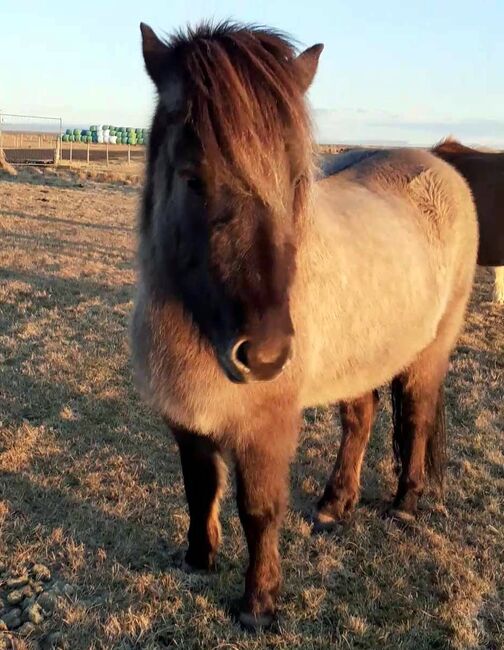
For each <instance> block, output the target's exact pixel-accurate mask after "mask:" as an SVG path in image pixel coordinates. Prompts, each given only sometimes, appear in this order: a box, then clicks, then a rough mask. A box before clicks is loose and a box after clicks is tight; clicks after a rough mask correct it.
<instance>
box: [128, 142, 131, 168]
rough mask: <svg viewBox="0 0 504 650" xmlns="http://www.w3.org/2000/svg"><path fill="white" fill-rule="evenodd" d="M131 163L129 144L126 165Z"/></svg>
mask: <svg viewBox="0 0 504 650" xmlns="http://www.w3.org/2000/svg"><path fill="white" fill-rule="evenodd" d="M130 164H131V145H130V144H129V145H128V165H130Z"/></svg>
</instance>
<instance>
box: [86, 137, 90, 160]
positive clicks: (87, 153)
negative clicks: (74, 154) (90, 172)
mask: <svg viewBox="0 0 504 650" xmlns="http://www.w3.org/2000/svg"><path fill="white" fill-rule="evenodd" d="M86 162H87V164H88V165H89V142H88V143H87V151H86Z"/></svg>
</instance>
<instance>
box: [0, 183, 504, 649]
mask: <svg viewBox="0 0 504 650" xmlns="http://www.w3.org/2000/svg"><path fill="white" fill-rule="evenodd" d="M79 182H80V184H81V185H82V187H80V186H79ZM0 196H1V204H0V227H1V237H2V248H1V252H0V301H1V303H0V304H1V307H0V321H1V322H0V354H1V358H0V364H1V365H0V367H1V373H0V396H1V402H0V420H1V423H0V526H1V527H0V535H1V539H0V560H5V561H6V562H7V563H8V564H9V566H10V567H11V568H16V567H19V566H21V565H22V564H23V563H25V562H28V561H30V560H38V561H41V562H44V563H46V564H47V565H48V566H50V568H51V569H52V571H53V573H54V574H55V575H56V576H57V577H59V578H61V579H62V580H64V581H66V582H68V583H70V584H71V585H73V586H74V587H75V590H76V591H75V595H73V596H71V597H68V598H67V599H66V601H65V602H64V603H63V605H62V607H61V608H60V610H59V612H58V613H57V614H56V615H55V616H54V617H53V618H52V619H49V620H48V621H47V622H46V623H45V624H44V629H43V631H44V632H47V631H50V630H54V629H61V630H63V631H64V632H65V634H66V636H67V638H68V640H69V648H71V650H80V649H86V650H87V649H93V650H98V649H105V648H106V649H111V648H114V649H117V650H119V649H122V650H126V649H127V648H141V649H145V650H154V649H155V648H188V649H189V648H215V649H217V648H219V649H224V648H226V649H240V650H252V649H259V648H308V649H309V648H320V649H322V648H329V647H334V648H366V649H375V648H408V649H411V650H427V649H428V648H487V649H488V650H490V649H495V650H496V649H497V648H502V647H504V617H503V585H504V574H503V566H504V521H503V510H502V506H503V503H502V500H503V494H504V489H503V488H504V470H503V444H502V440H503V437H502V435H503V428H504V427H503V424H504V422H503V419H504V414H503V409H502V405H503V397H504V386H503V368H504V331H503V330H504V328H503V311H502V309H499V308H497V307H495V306H493V305H492V304H490V302H489V300H490V296H491V290H492V277H491V274H490V273H489V272H487V271H486V270H481V271H480V272H479V273H478V278H477V284H476V288H475V292H474V297H473V300H472V305H471V311H470V315H469V318H468V325H467V330H466V333H465V334H464V335H463V337H462V339H461V342H460V345H459V348H458V350H457V353H456V355H455V356H454V358H453V362H452V367H451V373H450V377H449V380H448V384H447V399H448V427H449V441H450V443H449V444H450V453H449V457H450V462H449V471H448V489H447V494H446V497H445V503H444V505H441V504H439V503H436V502H435V501H434V500H433V499H432V498H428V499H426V504H425V511H424V512H423V513H422V514H421V515H420V518H419V520H418V522H417V523H416V524H415V525H414V526H412V527H409V528H404V529H403V528H400V527H397V526H396V525H395V524H393V523H391V522H390V521H388V520H386V519H383V518H382V517H381V516H380V515H381V513H382V510H383V507H384V504H385V502H386V501H387V500H388V499H389V498H390V495H391V492H392V489H393V484H394V479H393V474H392V467H391V460H390V456H391V454H390V440H389V437H390V436H389V430H390V418H389V413H388V406H385V403H386V401H387V400H386V399H384V400H382V404H383V406H382V411H381V415H380V417H379V418H378V422H377V426H376V430H375V433H374V437H373V439H372V442H371V446H370V449H369V453H368V456H367V462H366V468H365V471H364V481H363V482H364V493H363V500H362V503H361V505H360V506H359V508H358V510H357V512H356V513H355V515H354V516H353V518H352V520H351V521H350V522H348V523H347V524H346V525H344V526H342V527H341V528H340V529H339V530H337V531H336V532H334V533H332V534H328V535H322V536H318V537H317V536H312V535H311V534H310V527H309V525H308V523H307V522H306V517H305V516H306V514H307V513H309V512H310V509H311V507H312V505H313V502H314V500H315V499H316V498H317V496H318V495H319V494H320V490H321V488H322V486H323V483H324V480H325V478H326V477H327V475H328V472H329V468H330V466H331V463H332V462H333V461H334V458H335V453H336V449H337V440H338V437H339V426H338V424H337V423H336V422H335V421H334V419H333V415H332V413H331V411H330V410H328V409H325V410H321V409H319V410H313V411H310V412H308V413H307V414H306V416H305V427H304V429H303V432H302V435H301V442H300V449H299V453H298V455H297V460H296V462H295V464H294V467H293V471H292V501H291V503H292V505H291V509H290V511H289V514H288V516H287V520H286V525H285V529H284V533H283V536H282V543H281V545H282V554H283V558H284V562H283V568H284V576H285V582H284V589H283V594H282V599H281V606H280V612H279V625H278V626H277V628H276V629H275V630H272V631H270V632H268V633H266V634H260V635H257V636H250V635H248V634H246V633H244V632H243V631H242V630H241V629H240V628H239V627H238V626H237V625H236V623H235V622H234V619H233V601H234V599H236V598H237V597H238V596H239V595H240V592H241V588H242V573H243V570H244V567H245V561H246V553H245V546H244V540H243V535H242V532H241V529H240V525H239V521H238V517H237V513H236V509H235V506H234V503H233V499H232V498H228V499H227V500H226V504H225V506H224V510H223V528H224V544H223V548H222V551H221V554H220V563H219V571H218V572H217V573H215V574H213V575H211V576H200V575H187V574H186V573H184V572H183V571H182V570H181V569H180V568H178V566H179V564H178V557H179V550H180V549H181V548H182V547H183V546H184V544H185V533H186V528H187V523H188V518H187V513H186V507H185V499H184V494H183V486H182V481H181V472H180V468H179V461H178V458H177V455H176V453H175V447H174V444H173V442H172V441H171V439H170V438H169V437H168V436H167V435H166V433H165V432H164V430H163V427H162V425H161V423H160V422H159V421H158V419H157V418H156V417H154V416H153V415H151V413H150V412H149V411H148V410H147V409H146V408H144V406H143V405H142V404H141V403H140V402H139V399H138V398H137V395H136V393H135V391H134V390H133V388H132V384H131V380H130V369H129V365H128V350H127V342H126V327H127V321H128V315H129V313H130V310H131V306H132V291H133V283H134V272H133V264H132V259H133V249H134V217H135V210H136V204H137V201H138V195H137V190H136V189H133V188H130V187H118V188H115V189H114V188H111V187H108V186H105V185H97V184H92V183H90V182H88V181H79V180H78V179H77V180H76V179H75V178H74V177H68V178H66V177H65V178H61V177H58V178H54V179H49V180H47V178H46V177H45V176H44V177H29V176H27V175H23V174H21V175H20V177H18V179H17V180H16V181H14V179H12V180H10V179H8V180H2V181H0ZM230 491H232V488H231V489H230ZM229 496H230V495H228V497H229ZM18 647H20V648H21V647H30V644H28V643H26V644H24V645H23V644H18Z"/></svg>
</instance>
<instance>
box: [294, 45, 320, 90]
mask: <svg viewBox="0 0 504 650" xmlns="http://www.w3.org/2000/svg"><path fill="white" fill-rule="evenodd" d="M323 49H324V46H323V45H322V43H317V44H316V45H312V46H311V47H309V48H308V49H307V50H305V51H304V52H301V54H300V55H299V56H298V57H296V59H294V64H295V66H296V74H297V75H298V79H299V82H300V83H301V87H302V89H303V92H306V91H307V90H308V88H309V87H310V86H311V83H312V81H313V78H314V77H315V73H316V72H317V66H318V60H319V57H320V55H321V54H322V50H323Z"/></svg>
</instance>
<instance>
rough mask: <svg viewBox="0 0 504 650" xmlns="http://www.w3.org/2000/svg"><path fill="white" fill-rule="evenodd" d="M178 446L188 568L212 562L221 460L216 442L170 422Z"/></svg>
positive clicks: (217, 535)
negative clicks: (186, 519)
mask: <svg viewBox="0 0 504 650" xmlns="http://www.w3.org/2000/svg"><path fill="white" fill-rule="evenodd" d="M170 428H171V430H172V432H173V435H174V436H175V440H176V441H177V444H178V447H179V450H180V460H181V463H182V473H183V475H184V485H185V491H186V497H187V503H188V505H189V516H190V523H189V534H188V539H189V547H188V549H187V553H186V556H185V561H186V564H187V565H188V567H189V568H193V569H200V570H209V569H211V568H212V567H213V566H214V562H215V556H216V554H217V549H218V546H219V542H220V535H221V529H220V522H219V500H220V497H221V493H222V489H223V484H224V476H225V469H224V462H223V460H222V457H221V454H220V451H219V448H218V446H217V444H216V443H215V442H214V441H212V440H211V439H210V438H208V437H206V436H201V435H197V434H195V433H192V432H191V431H187V430H186V429H181V428H178V427H173V426H170Z"/></svg>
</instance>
